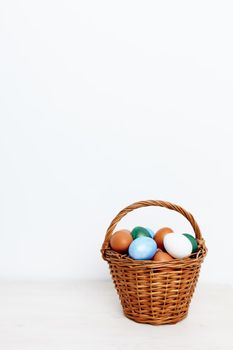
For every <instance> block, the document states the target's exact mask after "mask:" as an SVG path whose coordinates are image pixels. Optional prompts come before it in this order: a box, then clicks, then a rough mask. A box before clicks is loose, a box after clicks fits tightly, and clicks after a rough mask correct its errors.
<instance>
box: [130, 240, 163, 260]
mask: <svg viewBox="0 0 233 350" xmlns="http://www.w3.org/2000/svg"><path fill="white" fill-rule="evenodd" d="M156 250H157V244H156V243H155V241H154V240H153V239H152V238H150V237H145V236H144V237H138V238H136V239H135V240H134V241H133V242H132V243H131V244H130V246H129V256H130V257H131V258H132V259H135V260H150V259H151V258H153V256H154V255H155V252H156Z"/></svg>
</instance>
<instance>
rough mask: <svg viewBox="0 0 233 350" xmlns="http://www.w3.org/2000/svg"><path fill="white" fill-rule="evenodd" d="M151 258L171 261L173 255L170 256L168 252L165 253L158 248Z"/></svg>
mask: <svg viewBox="0 0 233 350" xmlns="http://www.w3.org/2000/svg"><path fill="white" fill-rule="evenodd" d="M152 260H154V261H171V260H173V257H171V255H169V254H168V253H165V252H163V251H162V250H160V249H159V250H157V252H156V253H155V255H154V257H153V259H152Z"/></svg>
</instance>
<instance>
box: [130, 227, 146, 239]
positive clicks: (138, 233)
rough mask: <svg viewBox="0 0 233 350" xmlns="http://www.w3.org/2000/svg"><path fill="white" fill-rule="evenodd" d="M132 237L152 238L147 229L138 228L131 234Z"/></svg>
mask: <svg viewBox="0 0 233 350" xmlns="http://www.w3.org/2000/svg"><path fill="white" fill-rule="evenodd" d="M131 235H132V237H133V239H136V238H139V237H151V235H150V233H149V231H148V230H147V229H146V228H145V227H141V226H136V227H134V229H133V230H132V232H131Z"/></svg>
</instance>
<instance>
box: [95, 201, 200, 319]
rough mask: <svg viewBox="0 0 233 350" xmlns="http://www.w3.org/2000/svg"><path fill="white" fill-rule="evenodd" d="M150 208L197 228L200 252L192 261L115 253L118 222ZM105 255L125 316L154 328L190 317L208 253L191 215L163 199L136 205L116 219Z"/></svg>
mask: <svg viewBox="0 0 233 350" xmlns="http://www.w3.org/2000/svg"><path fill="white" fill-rule="evenodd" d="M147 206H159V207H164V208H168V209H170V210H175V211H177V212H179V213H180V214H182V215H183V216H184V217H185V218H186V219H187V220H188V221H189V222H190V224H191V225H192V227H193V230H194V233H195V236H196V239H197V242H198V251H197V252H196V253H195V254H192V255H191V256H190V257H188V258H185V259H174V260H172V261H168V262H163V263H161V262H155V261H151V260H145V261H139V260H133V259H131V258H129V257H128V256H127V255H121V254H119V253H117V252H115V251H113V250H112V249H111V247H110V245H109V240H110V237H111V235H112V233H113V231H114V229H115V227H116V225H117V224H118V222H119V221H120V220H121V219H122V218H123V217H124V216H125V215H126V214H127V213H129V212H130V211H132V210H135V209H138V208H141V207H147ZM101 253H102V257H103V259H104V260H106V261H107V262H108V264H109V268H110V272H111V275H112V279H113V282H114V285H115V287H116V290H117V292H118V295H119V297H120V301H121V304H122V307H123V312H124V314H125V316H127V317H128V318H130V319H132V320H134V321H136V322H140V323H149V324H153V325H160V324H167V323H176V322H178V321H181V320H182V319H183V318H185V317H186V315H187V313H188V308H189V304H190V301H191V298H192V296H193V292H194V290H195V286H196V283H197V280H198V276H199V272H200V267H201V263H202V262H203V259H204V257H205V255H206V253H207V248H206V246H205V241H204V239H203V238H202V235H201V231H200V229H199V226H198V224H197V223H196V221H195V219H194V218H193V216H192V215H191V214H190V213H189V212H187V211H186V210H185V209H183V208H182V207H180V206H178V205H175V204H172V203H169V202H165V201H160V200H146V201H140V202H136V203H133V204H131V205H129V206H128V207H126V208H125V209H123V210H121V211H120V212H119V214H117V216H116V217H115V218H114V219H113V220H112V222H111V224H110V226H109V227H108V229H107V232H106V236H105V239H104V242H103V245H102V249H101Z"/></svg>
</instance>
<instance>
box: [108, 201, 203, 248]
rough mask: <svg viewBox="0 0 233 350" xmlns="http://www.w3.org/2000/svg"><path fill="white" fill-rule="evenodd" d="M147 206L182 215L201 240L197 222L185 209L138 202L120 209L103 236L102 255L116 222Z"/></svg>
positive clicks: (174, 205) (166, 204) (163, 202)
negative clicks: (173, 211)
mask: <svg viewBox="0 0 233 350" xmlns="http://www.w3.org/2000/svg"><path fill="white" fill-rule="evenodd" d="M149 206H155V207H163V208H167V209H170V210H175V211H177V212H178V213H180V214H182V215H183V216H184V217H185V218H186V219H187V220H188V221H189V222H190V224H191V226H192V228H193V230H194V233H195V237H196V239H197V240H199V241H200V240H203V238H202V235H201V231H200V228H199V226H198V224H197V222H196V221H195V219H194V217H193V216H192V214H190V213H189V212H188V211H186V210H185V209H183V208H182V207H180V206H179V205H176V204H173V203H170V202H165V201H160V200H146V201H140V202H135V203H133V204H131V205H129V206H127V207H126V208H124V209H122V210H121V211H120V212H119V213H118V214H117V215H116V216H115V218H114V219H113V220H112V222H111V224H110V225H109V227H108V229H107V232H106V235H105V239H104V242H103V245H102V249H101V251H102V254H103V253H104V250H105V249H106V248H108V242H109V240H110V237H111V235H112V233H113V231H114V229H115V227H116V225H117V224H118V222H119V221H120V220H121V219H122V218H123V217H124V216H125V215H126V214H128V213H129V212H131V211H132V210H135V209H138V208H142V207H149Z"/></svg>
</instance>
